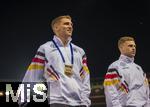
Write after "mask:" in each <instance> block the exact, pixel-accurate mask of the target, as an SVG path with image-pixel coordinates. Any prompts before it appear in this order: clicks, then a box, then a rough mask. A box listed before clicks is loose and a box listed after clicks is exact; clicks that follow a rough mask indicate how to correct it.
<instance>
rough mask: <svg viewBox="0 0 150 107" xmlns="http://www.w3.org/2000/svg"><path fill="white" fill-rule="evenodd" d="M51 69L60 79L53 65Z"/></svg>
mask: <svg viewBox="0 0 150 107" xmlns="http://www.w3.org/2000/svg"><path fill="white" fill-rule="evenodd" d="M50 68H51V69H52V70H53V72H55V74H56V75H57V77H58V78H60V77H59V75H58V73H57V72H56V71H55V69H54V67H53V66H52V65H50Z"/></svg>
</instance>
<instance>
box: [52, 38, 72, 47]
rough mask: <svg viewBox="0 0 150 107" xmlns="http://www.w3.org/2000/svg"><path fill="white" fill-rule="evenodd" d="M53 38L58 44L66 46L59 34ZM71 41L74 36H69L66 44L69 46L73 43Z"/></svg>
mask: <svg viewBox="0 0 150 107" xmlns="http://www.w3.org/2000/svg"><path fill="white" fill-rule="evenodd" d="M53 40H54V41H55V42H56V43H57V45H58V46H60V47H63V46H64V45H63V42H62V41H61V39H60V38H59V37H58V36H56V35H54V37H53ZM71 41H72V38H71V37H69V38H68V43H67V45H66V46H67V47H68V46H69V44H70V43H71Z"/></svg>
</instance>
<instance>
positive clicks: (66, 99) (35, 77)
mask: <svg viewBox="0 0 150 107" xmlns="http://www.w3.org/2000/svg"><path fill="white" fill-rule="evenodd" d="M53 40H54V41H55V42H56V44H57V45H58V47H59V48H60V50H61V52H62V54H63V56H64V59H65V61H66V62H65V63H66V64H71V52H70V45H69V44H70V43H71V38H70V41H69V43H68V45H67V46H66V47H63V44H62V42H61V40H60V39H59V38H58V37H56V36H54V38H53ZM71 44H72V49H73V57H74V63H73V75H72V77H68V76H66V75H65V74H64V66H65V65H64V62H63V61H62V58H61V56H60V53H59V52H58V49H57V48H56V47H55V45H54V43H53V42H52V41H49V42H47V43H45V44H43V45H41V46H40V47H39V49H38V51H37V53H36V55H35V57H34V58H33V59H32V63H31V64H30V66H29V68H28V70H27V72H26V74H25V77H24V79H23V82H41V81H45V80H46V82H47V86H48V101H49V103H50V104H53V103H61V104H67V105H72V106H78V105H86V106H87V107H88V106H90V104H91V101H90V99H89V95H90V92H91V88H90V74H89V70H88V67H87V59H86V55H85V52H84V51H83V49H81V48H80V47H78V46H76V45H74V44H73V43H71Z"/></svg>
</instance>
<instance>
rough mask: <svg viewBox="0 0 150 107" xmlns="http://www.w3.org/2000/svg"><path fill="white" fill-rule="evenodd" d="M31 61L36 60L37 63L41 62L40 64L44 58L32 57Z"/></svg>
mask: <svg viewBox="0 0 150 107" xmlns="http://www.w3.org/2000/svg"><path fill="white" fill-rule="evenodd" d="M32 62H37V63H42V64H44V62H45V60H43V59H40V58H36V57H35V58H33V59H32Z"/></svg>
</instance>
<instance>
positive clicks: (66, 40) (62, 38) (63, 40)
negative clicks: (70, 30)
mask: <svg viewBox="0 0 150 107" xmlns="http://www.w3.org/2000/svg"><path fill="white" fill-rule="evenodd" d="M59 38H60V40H61V41H62V43H63V45H64V46H66V45H67V43H68V38H65V37H62V36H59Z"/></svg>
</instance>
